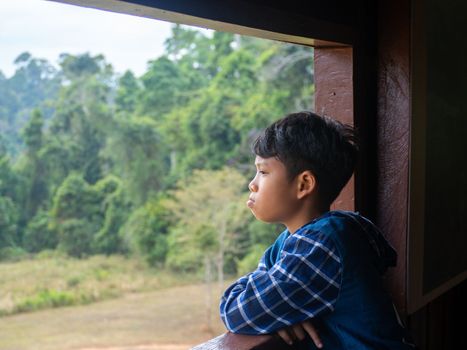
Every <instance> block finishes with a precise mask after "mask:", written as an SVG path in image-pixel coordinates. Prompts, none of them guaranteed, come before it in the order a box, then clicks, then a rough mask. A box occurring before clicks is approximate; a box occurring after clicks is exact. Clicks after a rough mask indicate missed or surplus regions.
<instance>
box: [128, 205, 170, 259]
mask: <svg viewBox="0 0 467 350" xmlns="http://www.w3.org/2000/svg"><path fill="white" fill-rule="evenodd" d="M163 200H164V198H163V197H159V198H153V199H150V200H149V201H148V202H146V204H145V205H143V206H142V207H140V208H138V209H137V210H135V211H133V213H132V214H131V216H130V218H129V219H128V221H127V222H126V224H125V226H124V227H123V228H122V229H121V231H120V235H121V236H122V237H124V240H125V242H126V245H127V246H128V247H129V249H130V251H131V253H132V254H134V255H137V256H142V257H143V258H144V259H145V260H146V261H147V262H148V263H149V264H150V265H153V266H156V265H157V266H162V265H164V263H165V259H166V255H167V251H168V243H167V233H168V229H169V222H170V221H169V220H170V212H169V211H168V210H167V209H166V208H165V207H164V205H163Z"/></svg>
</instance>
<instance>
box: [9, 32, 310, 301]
mask: <svg viewBox="0 0 467 350" xmlns="http://www.w3.org/2000/svg"><path fill="white" fill-rule="evenodd" d="M15 64H16V67H17V69H16V72H15V74H14V75H13V76H12V77H10V78H7V77H5V76H4V75H3V74H1V73H0V135H1V136H0V250H1V253H0V257H3V258H4V259H22V258H24V257H27V256H28V254H29V253H33V254H49V253H50V252H51V251H52V250H55V253H54V254H56V253H57V252H58V253H63V254H68V255H70V256H73V257H79V258H86V257H89V256H92V255H95V254H105V255H110V254H127V255H133V256H135V257H141V258H142V259H143V260H144V261H145V262H146V263H147V264H149V265H150V266H157V267H158V268H162V267H165V266H167V267H170V268H172V269H175V270H177V271H190V272H192V273H195V274H197V273H198V272H203V271H204V272H205V273H207V271H211V265H212V266H216V267H217V275H218V276H219V278H221V279H222V276H223V273H224V271H225V272H227V273H232V274H234V273H237V272H238V271H240V272H243V271H246V270H248V269H250V268H252V267H253V265H254V262H255V260H256V259H257V258H258V255H259V252H260V250H261V249H264V248H265V247H267V246H268V245H269V244H271V243H272V241H273V240H274V238H275V237H276V235H277V234H278V232H280V228H279V227H278V226H274V225H265V224H262V223H259V222H257V221H256V220H254V218H253V216H252V215H250V213H249V212H248V209H247V208H246V206H245V205H244V201H245V198H246V195H245V192H246V191H247V182H248V180H247V177H248V176H249V175H250V174H251V171H252V165H251V164H252V155H251V150H250V144H251V142H252V141H253V139H254V138H255V136H256V134H257V132H258V130H260V129H261V128H263V127H265V126H266V125H268V124H269V123H270V122H271V121H273V120H276V119H277V118H278V117H281V116H283V115H284V114H286V113H288V112H292V111H296V110H297V109H312V108H313V92H314V85H313V67H312V51H311V49H310V48H306V47H303V46H298V45H291V44H287V43H279V42H271V41H265V40H259V39H255V38H249V37H241V36H239V35H233V34H230V33H221V32H215V33H214V34H212V35H204V34H202V33H201V32H200V31H197V30H193V29H188V28H187V27H184V26H180V25H175V26H174V27H173V29H172V35H171V36H170V37H169V38H168V39H167V40H166V42H165V52H164V53H163V54H162V55H161V56H160V57H156V58H154V59H153V60H151V61H150V62H149V63H148V68H147V71H146V72H145V73H144V74H143V75H142V76H141V77H136V76H135V75H134V74H133V73H132V72H131V71H127V72H125V73H124V74H122V75H118V74H115V73H114V71H113V68H112V66H111V65H110V64H109V63H108V62H106V60H105V58H104V57H103V56H102V55H96V56H93V55H90V54H89V53H83V54H78V55H70V54H62V55H61V56H60V59H59V67H58V68H54V67H53V66H52V65H51V64H50V63H48V62H47V61H46V60H42V59H39V58H34V57H33V56H32V55H31V54H29V53H27V52H25V53H22V54H21V55H19V56H18V58H17V59H16V60H15ZM41 252H42V253H41ZM50 254H52V253H50ZM237 270H238V271H237ZM206 278H207V277H206ZM71 283H72V284H73V283H78V284H79V282H77V281H75V282H71ZM38 293H39V292H38ZM54 293H55V292H54V291H53V289H50V290H47V291H43V292H42V294H37V295H36V296H31V299H30V300H29V301H27V302H25V305H28V306H24V307H25V308H29V307H31V308H34V307H36V306H34V305H42V304H41V303H45V304H47V303H49V302H51V303H52V304H53V303H58V304H61V303H66V302H67V301H66V300H68V299H67V297H66V296H64V295H61V294H54ZM73 298H74V297H73ZM50 300H52V301H50ZM54 300H55V301H54ZM52 304H51V305H52ZM47 305H49V304H47Z"/></svg>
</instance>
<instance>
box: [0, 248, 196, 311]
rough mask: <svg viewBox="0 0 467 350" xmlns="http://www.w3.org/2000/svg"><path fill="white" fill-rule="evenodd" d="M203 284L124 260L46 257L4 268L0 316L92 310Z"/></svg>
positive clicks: (190, 277) (0, 267)
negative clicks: (92, 306)
mask: <svg viewBox="0 0 467 350" xmlns="http://www.w3.org/2000/svg"><path fill="white" fill-rule="evenodd" d="M199 280H200V278H199V277H197V276H193V275H175V274H173V273H171V272H168V271H165V270H157V269H155V268H150V267H148V266H147V265H146V264H144V263H143V262H141V261H138V260H136V259H128V258H125V257H123V256H108V257H107V256H92V257H90V258H89V259H72V258H68V257H64V256H45V257H42V258H35V259H31V260H24V261H19V262H11V263H0V316H1V315H8V314H15V313H19V312H29V311H34V310H40V309H47V308H53V307H60V306H66V305H78V304H88V303H91V302H95V301H98V300H105V299H110V298H115V297H119V296H122V295H125V294H128V293H134V292H142V291H150V290H157V289H160V288H167V287H173V286H179V285H184V284H193V283H196V282H197V281H199Z"/></svg>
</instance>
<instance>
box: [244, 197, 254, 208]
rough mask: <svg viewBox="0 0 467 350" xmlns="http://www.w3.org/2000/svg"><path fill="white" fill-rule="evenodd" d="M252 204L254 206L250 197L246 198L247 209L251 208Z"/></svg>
mask: <svg viewBox="0 0 467 350" xmlns="http://www.w3.org/2000/svg"><path fill="white" fill-rule="evenodd" d="M254 204H255V200H254V199H252V198H251V197H250V198H248V201H247V202H246V205H247V206H248V208H251V207H252V206H253V205H254Z"/></svg>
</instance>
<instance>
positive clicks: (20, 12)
mask: <svg viewBox="0 0 467 350" xmlns="http://www.w3.org/2000/svg"><path fill="white" fill-rule="evenodd" d="M0 13H1V16H2V20H1V21H0V52H1V55H0V70H1V71H2V72H3V73H4V74H5V75H7V76H11V74H13V72H14V65H13V61H14V59H15V58H16V57H17V56H18V55H19V54H20V53H22V52H24V51H28V52H30V53H31V54H32V55H33V56H34V57H37V58H45V59H47V60H48V61H50V62H51V63H56V61H57V59H58V56H59V54H60V53H63V52H66V53H70V54H79V53H84V52H90V53H91V54H92V55H97V54H101V53H102V54H103V55H104V56H105V57H106V60H107V61H108V62H110V63H112V65H113V66H114V68H115V70H116V71H117V72H123V71H124V70H126V69H131V70H132V71H133V72H134V73H136V74H137V75H141V74H142V73H143V72H144V71H145V69H146V67H147V62H148V61H149V60H151V59H154V58H156V57H158V56H160V55H161V54H162V52H163V49H164V48H163V42H164V40H165V39H166V38H167V37H168V36H169V35H170V28H171V26H172V24H171V23H167V22H163V21H158V20H152V19H148V18H141V17H135V16H129V15H122V14H117V13H111V12H106V11H100V10H94V9H88V8H82V7H77V6H72V5H66V4H61V3H55V2H51V1H44V0H19V1H17V0H9V1H5V0H1V1H0Z"/></svg>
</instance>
